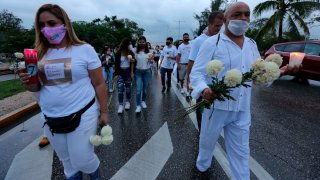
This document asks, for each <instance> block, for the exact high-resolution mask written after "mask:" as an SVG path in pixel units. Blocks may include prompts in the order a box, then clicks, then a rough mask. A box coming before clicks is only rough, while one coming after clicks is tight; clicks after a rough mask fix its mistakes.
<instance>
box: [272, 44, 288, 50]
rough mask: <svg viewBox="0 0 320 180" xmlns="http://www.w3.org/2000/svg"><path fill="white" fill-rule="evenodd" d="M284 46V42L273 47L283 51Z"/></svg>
mask: <svg viewBox="0 0 320 180" xmlns="http://www.w3.org/2000/svg"><path fill="white" fill-rule="evenodd" d="M285 47H286V45H285V44H280V45H276V46H275V47H274V48H275V49H276V51H283V49H284V48H285Z"/></svg>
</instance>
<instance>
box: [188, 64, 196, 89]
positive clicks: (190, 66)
mask: <svg viewBox="0 0 320 180" xmlns="http://www.w3.org/2000/svg"><path fill="white" fill-rule="evenodd" d="M193 63H194V61H192V60H190V59H189V61H188V69H187V84H188V86H187V89H188V90H189V89H190V87H189V85H190V73H191V70H192V66H193Z"/></svg>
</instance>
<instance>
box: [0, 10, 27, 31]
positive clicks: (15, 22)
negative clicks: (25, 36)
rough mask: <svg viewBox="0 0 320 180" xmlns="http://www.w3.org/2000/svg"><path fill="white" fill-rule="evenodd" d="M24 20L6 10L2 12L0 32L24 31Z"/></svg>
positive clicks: (0, 15)
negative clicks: (22, 24)
mask: <svg viewBox="0 0 320 180" xmlns="http://www.w3.org/2000/svg"><path fill="white" fill-rule="evenodd" d="M21 23H22V20H21V19H20V18H18V17H16V16H15V15H14V14H12V13H11V12H9V11H8V10H6V9H4V10H2V11H1V12H0V32H10V31H12V30H17V29H22V26H21Z"/></svg>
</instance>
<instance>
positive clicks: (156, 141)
mask: <svg viewBox="0 0 320 180" xmlns="http://www.w3.org/2000/svg"><path fill="white" fill-rule="evenodd" d="M172 153H173V146H172V141H171V137H170V133H169V129H168V125H167V123H164V125H163V126H162V127H161V128H160V129H159V130H158V131H157V132H156V133H155V134H154V135H153V136H152V137H151V138H150V139H149V140H148V141H147V142H146V143H145V144H144V145H143V146H142V147H141V148H140V149H139V150H138V151H137V152H136V153H135V154H134V156H132V157H131V159H130V160H129V161H128V162H127V163H126V164H125V165H124V166H123V167H122V168H121V169H120V170H119V171H118V172H117V173H116V174H115V175H114V176H113V177H112V178H111V179H112V180H124V179H132V180H152V179H156V178H157V176H158V175H159V173H160V172H161V170H162V168H163V166H164V165H165V164H166V162H167V161H168V159H169V157H170V156H171V154H172Z"/></svg>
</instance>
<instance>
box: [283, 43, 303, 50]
mask: <svg viewBox="0 0 320 180" xmlns="http://www.w3.org/2000/svg"><path fill="white" fill-rule="evenodd" d="M303 46H304V44H303V43H296V44H288V45H287V46H286V47H285V48H284V50H283V52H303Z"/></svg>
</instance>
